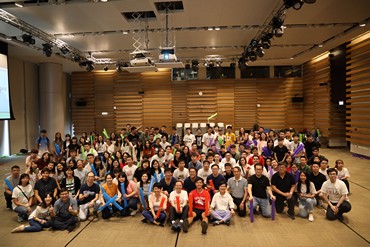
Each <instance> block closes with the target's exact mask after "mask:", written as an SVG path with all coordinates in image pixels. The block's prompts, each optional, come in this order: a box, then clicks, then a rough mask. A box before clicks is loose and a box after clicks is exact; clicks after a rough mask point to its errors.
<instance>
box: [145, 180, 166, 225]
mask: <svg viewBox="0 0 370 247" xmlns="http://www.w3.org/2000/svg"><path fill="white" fill-rule="evenodd" d="M153 191H154V193H151V194H150V195H149V198H148V201H149V210H144V211H143V212H142V215H143V216H144V218H145V219H146V220H147V221H149V222H151V223H153V224H155V225H157V226H164V225H163V223H164V221H165V220H166V213H165V211H166V208H167V197H166V196H165V195H164V194H163V193H162V185H161V184H160V183H155V184H154V185H153Z"/></svg>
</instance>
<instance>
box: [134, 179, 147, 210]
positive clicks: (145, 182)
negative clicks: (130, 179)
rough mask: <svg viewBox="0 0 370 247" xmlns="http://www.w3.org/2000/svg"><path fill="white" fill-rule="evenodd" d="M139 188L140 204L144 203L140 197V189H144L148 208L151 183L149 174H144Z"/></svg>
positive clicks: (138, 184)
mask: <svg viewBox="0 0 370 247" xmlns="http://www.w3.org/2000/svg"><path fill="white" fill-rule="evenodd" d="M136 186H137V190H138V195H139V199H140V202H141V205H143V201H142V198H141V196H140V193H139V192H140V189H142V191H143V194H144V200H145V201H146V202H145V204H146V206H147V207H148V203H147V201H148V196H149V186H150V183H149V174H148V173H143V175H141V179H140V181H139V182H138V183H137V184H136ZM143 210H146V208H143Z"/></svg>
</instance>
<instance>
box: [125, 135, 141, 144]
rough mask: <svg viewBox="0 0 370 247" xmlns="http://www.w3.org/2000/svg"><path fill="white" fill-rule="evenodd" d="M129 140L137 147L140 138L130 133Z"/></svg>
mask: <svg viewBox="0 0 370 247" xmlns="http://www.w3.org/2000/svg"><path fill="white" fill-rule="evenodd" d="M127 138H128V140H129V141H130V142H131V143H132V145H134V146H135V145H137V142H138V141H139V138H140V136H139V135H138V134H135V135H133V134H132V133H130V134H129V135H128V137H127Z"/></svg>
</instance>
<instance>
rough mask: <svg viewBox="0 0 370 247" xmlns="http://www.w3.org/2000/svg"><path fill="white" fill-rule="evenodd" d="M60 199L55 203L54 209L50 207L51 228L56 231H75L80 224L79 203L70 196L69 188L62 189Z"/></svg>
mask: <svg viewBox="0 0 370 247" xmlns="http://www.w3.org/2000/svg"><path fill="white" fill-rule="evenodd" d="M59 196H60V198H59V199H58V200H57V201H56V202H55V204H54V207H53V206H50V210H49V213H50V216H51V227H52V229H54V230H66V229H67V230H68V231H69V232H71V231H73V230H74V229H75V227H76V223H77V222H78V217H77V214H78V205H77V201H76V200H75V199H73V197H72V196H70V195H69V192H68V190H67V188H62V189H61V190H60V194H59Z"/></svg>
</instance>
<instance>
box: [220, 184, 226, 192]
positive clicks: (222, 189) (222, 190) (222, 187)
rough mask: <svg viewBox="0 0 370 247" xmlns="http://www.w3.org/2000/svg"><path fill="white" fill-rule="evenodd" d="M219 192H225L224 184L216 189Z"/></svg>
mask: <svg viewBox="0 0 370 247" xmlns="http://www.w3.org/2000/svg"><path fill="white" fill-rule="evenodd" d="M218 189H219V191H220V192H221V193H222V194H224V193H225V192H226V184H222V185H220V187H218Z"/></svg>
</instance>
